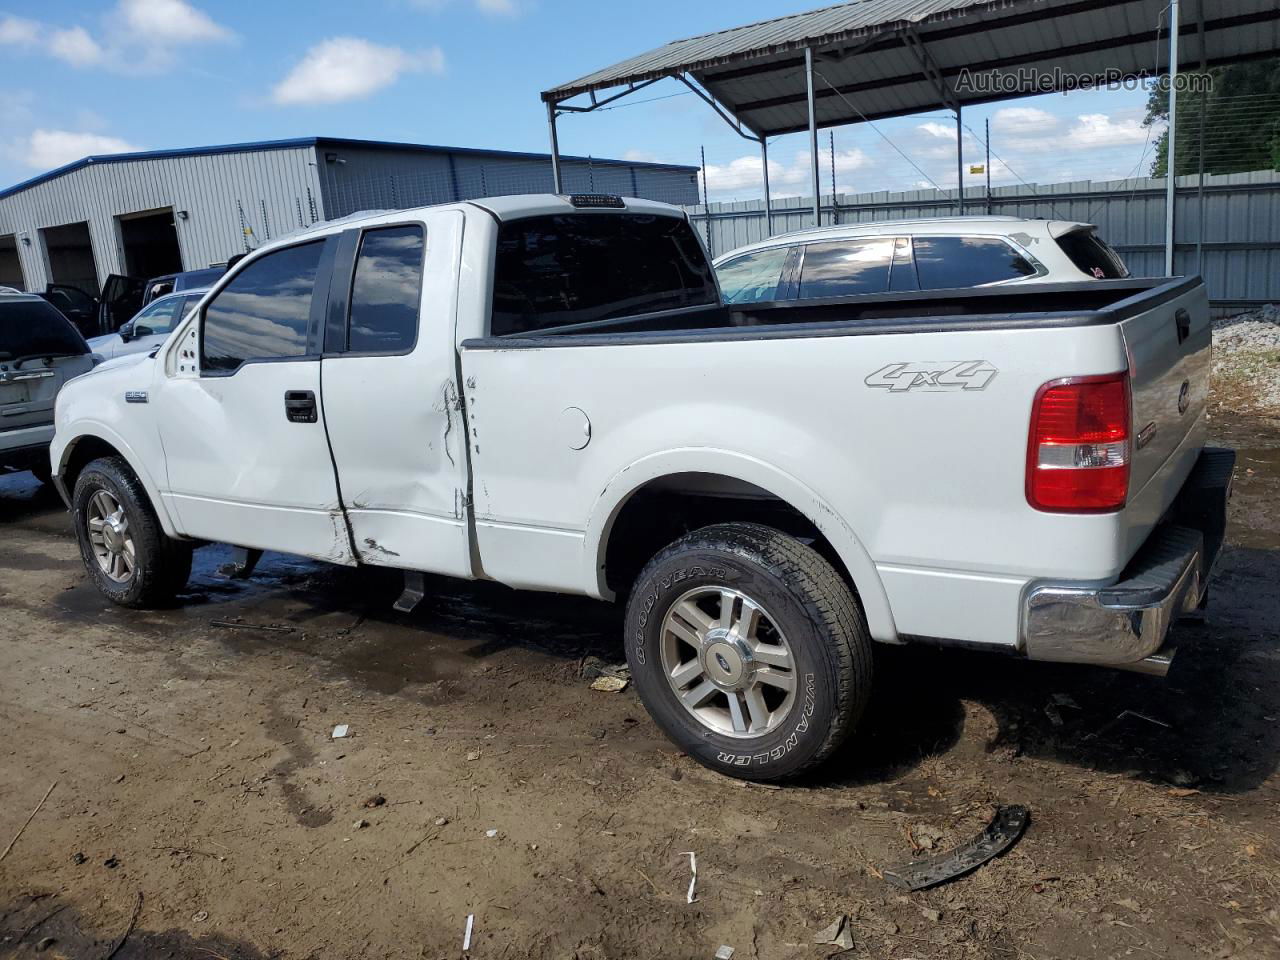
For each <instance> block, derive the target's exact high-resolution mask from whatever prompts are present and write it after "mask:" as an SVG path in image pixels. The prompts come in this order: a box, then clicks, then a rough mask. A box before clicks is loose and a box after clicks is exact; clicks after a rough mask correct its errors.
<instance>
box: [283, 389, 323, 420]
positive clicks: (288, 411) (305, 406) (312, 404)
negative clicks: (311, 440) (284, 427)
mask: <svg viewBox="0 0 1280 960" xmlns="http://www.w3.org/2000/svg"><path fill="white" fill-rule="evenodd" d="M284 415H285V416H286V417H288V418H289V422H290V423H315V422H316V419H317V418H316V395H315V392H314V391H312V390H286V391H285V392H284Z"/></svg>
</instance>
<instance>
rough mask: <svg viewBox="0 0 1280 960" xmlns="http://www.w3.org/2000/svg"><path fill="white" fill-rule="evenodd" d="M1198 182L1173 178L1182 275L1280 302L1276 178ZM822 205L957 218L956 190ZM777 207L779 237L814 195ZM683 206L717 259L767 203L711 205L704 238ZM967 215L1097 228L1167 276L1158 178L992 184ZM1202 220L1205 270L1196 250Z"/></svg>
mask: <svg viewBox="0 0 1280 960" xmlns="http://www.w3.org/2000/svg"><path fill="white" fill-rule="evenodd" d="M1198 184H1199V178H1197V177H1180V178H1179V179H1178V208H1177V214H1178V218H1177V223H1178V227H1177V269H1178V272H1179V273H1182V274H1193V273H1203V275H1204V277H1205V279H1206V281H1207V282H1208V285H1209V295H1210V297H1211V298H1212V299H1213V300H1214V302H1215V303H1216V304H1217V305H1219V306H1222V307H1248V306H1252V305H1255V304H1260V303H1276V302H1280V173H1277V172H1271V171H1261V172H1258V173H1240V174H1229V175H1224V176H1211V177H1206V178H1205V189H1204V196H1203V201H1202V199H1201V196H1200V191H1199V189H1198ZM822 202H823V213H822V223H823V225H824V226H825V225H828V224H832V223H842V224H844V223H863V222H869V221H879V220H902V219H907V218H913V217H939V216H943V217H945V216H953V215H954V214H955V213H956V196H955V192H954V191H939V190H916V191H911V192H908V193H888V192H885V193H865V194H858V195H856V196H853V195H847V194H840V195H837V196H836V197H834V198H833V197H832V196H830V195H827V196H824V197H823V198H822ZM1202 203H1203V210H1204V213H1203V217H1202V216H1201V206H1202ZM773 208H774V209H773V232H774V234H775V235H776V234H780V233H787V232H789V231H792V230H802V229H805V228H807V227H811V226H813V212H812V211H813V201H812V200H810V199H806V198H803V197H792V198H787V199H779V200H775V201H774V204H773ZM686 209H687V210H688V211H689V213H690V216H691V218H692V219H693V221H694V223H695V224H697V225H698V227H699V229H700V230H701V231H702V232H703V235H704V236H707V237H708V243H709V244H710V246H711V250H712V253H713V254H714V255H715V256H719V255H720V254H723V253H727V252H729V251H730V250H733V249H734V248H736V247H740V246H743V245H745V244H748V243H754V242H756V241H758V240H763V239H764V238H765V236H766V229H765V215H764V203H763V201H746V202H740V203H713V204H711V205H710V233H709V236H708V233H707V228H708V224H707V211H706V208H704V207H701V206H696V207H687V208H686ZM965 213H967V214H984V213H989V214H994V215H997V216H1015V217H1033V218H1034V217H1039V218H1044V219H1049V220H1071V221H1080V222H1083V223H1096V224H1097V225H1098V227H1099V229H1100V231H1101V233H1102V235H1103V236H1104V237H1105V238H1106V239H1107V240H1108V241H1109V242H1110V243H1111V244H1112V245H1113V246H1114V247H1115V248H1116V249H1117V250H1118V251H1119V252H1120V253H1121V255H1122V256H1123V257H1124V258H1125V260H1126V262H1127V263H1128V264H1129V268H1130V270H1132V271H1133V273H1134V275H1135V276H1144V277H1153V276H1160V275H1161V274H1162V273H1163V272H1164V232H1165V181H1164V180H1152V179H1139V180H1115V181H1110V182H1106V183H1093V182H1090V181H1083V182H1079V183H1057V184H1052V185H1048V186H1037V185H1033V186H1016V187H997V188H995V189H994V190H992V193H991V198H990V201H988V199H987V197H986V196H985V191H972V190H970V191H968V192H967V194H966V197H965ZM1202 219H1203V222H1204V225H1205V229H1204V234H1203V257H1204V267H1203V270H1201V268H1200V262H1201V261H1200V257H1201V251H1200V250H1199V248H1198V243H1199V241H1200V239H1201V232H1200V223H1201V221H1202Z"/></svg>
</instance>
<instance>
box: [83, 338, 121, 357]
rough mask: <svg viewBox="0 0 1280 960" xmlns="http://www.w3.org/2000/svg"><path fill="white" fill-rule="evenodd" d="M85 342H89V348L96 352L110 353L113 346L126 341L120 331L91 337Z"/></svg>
mask: <svg viewBox="0 0 1280 960" xmlns="http://www.w3.org/2000/svg"><path fill="white" fill-rule="evenodd" d="M85 342H86V343H88V344H89V349H90V350H92V351H93V352H94V353H109V352H110V351H111V348H112V347H114V346H117V345H119V344H121V343H124V341H123V340H121V339H120V334H118V333H108V334H107V335H106V336H102V337H90V338H89V339H88V340H87V341H85Z"/></svg>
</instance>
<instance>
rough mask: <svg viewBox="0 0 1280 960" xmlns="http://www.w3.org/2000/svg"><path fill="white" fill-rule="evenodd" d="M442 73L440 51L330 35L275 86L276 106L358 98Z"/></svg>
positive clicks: (442, 59) (442, 56)
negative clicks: (412, 76) (416, 76)
mask: <svg viewBox="0 0 1280 960" xmlns="http://www.w3.org/2000/svg"><path fill="white" fill-rule="evenodd" d="M421 72H426V73H443V72H444V53H443V52H442V51H441V50H440V48H439V47H431V48H430V49H427V50H422V51H419V52H416V53H411V52H408V51H405V50H402V49H400V48H399V47H383V46H379V45H378V44H376V43H370V42H369V41H368V40H362V39H360V38H359V37H333V38H331V39H329V40H325V41H323V42H321V43H318V44H316V45H315V46H314V47H312V48H311V49H310V50H308V51H307V53H306V55H305V56H303V58H302V60H301V61H299V62H298V64H297V65H296V66H295V67H294V68H293V69H292V70H290V71H289V73H288V75H287V76H286V77H285V78H284V79H283V80H281V81H280V82H279V83H278V84H276V87H275V89H274V90H273V91H272V94H271V97H272V99H273V100H274V101H275V102H276V103H278V104H281V105H286V106H287V105H293V104H316V103H342V102H345V101H349V100H361V99H364V98H365V97H368V96H370V95H372V94H374V93H376V92H377V91H379V90H381V89H383V88H384V87H388V86H390V85H391V84H393V83H395V82H396V80H398V79H399V78H400V76H401V75H402V74H405V73H421Z"/></svg>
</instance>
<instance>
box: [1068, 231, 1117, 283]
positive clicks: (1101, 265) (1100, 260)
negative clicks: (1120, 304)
mask: <svg viewBox="0 0 1280 960" xmlns="http://www.w3.org/2000/svg"><path fill="white" fill-rule="evenodd" d="M1058 246H1060V247H1061V248H1062V252H1063V253H1065V254H1066V255H1067V256H1068V257H1070V258H1071V262H1072V263H1074V264H1075V265H1076V266H1077V267H1078V268H1079V269H1080V272H1081V273H1083V274H1085V275H1086V276H1089V277H1093V278H1094V279H1095V280H1123V279H1124V278H1125V277H1127V276H1129V268H1128V267H1126V266H1125V265H1124V261H1123V260H1121V259H1120V255H1119V254H1118V253H1116V252H1115V251H1114V250H1112V249H1111V247H1110V246H1108V245H1107V244H1106V243H1105V242H1104V241H1103V240H1102V239H1101V238H1100V237H1099V236H1098V235H1097V234H1096V233H1094V231H1092V230H1075V231H1072V232H1071V233H1068V234H1066V235H1065V236H1061V237H1059V238H1058Z"/></svg>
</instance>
